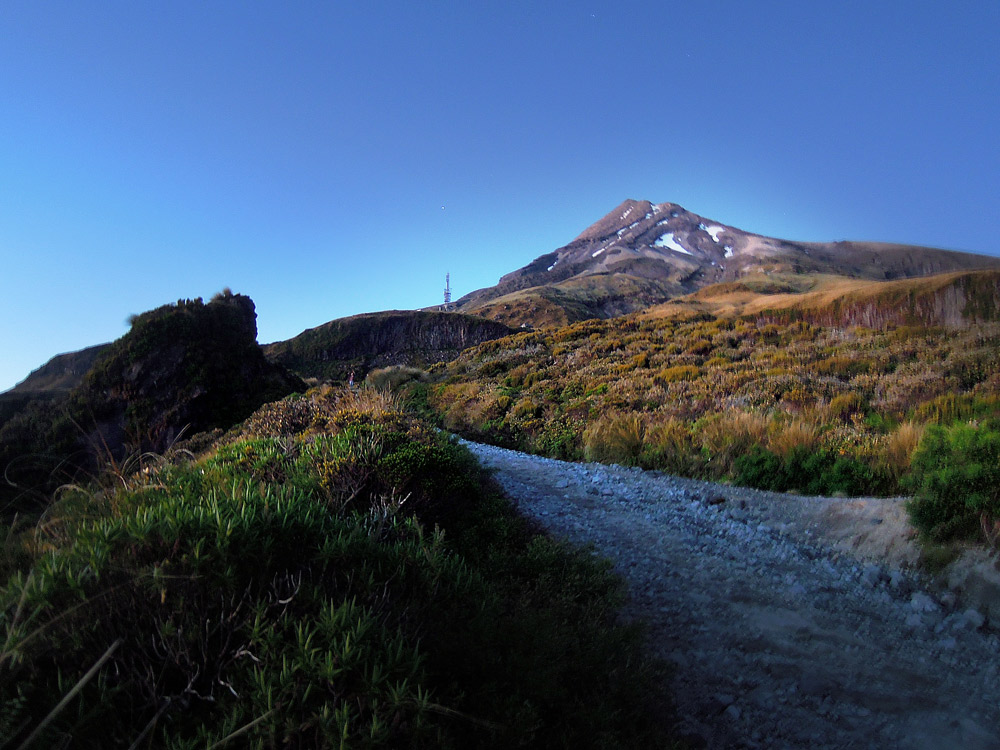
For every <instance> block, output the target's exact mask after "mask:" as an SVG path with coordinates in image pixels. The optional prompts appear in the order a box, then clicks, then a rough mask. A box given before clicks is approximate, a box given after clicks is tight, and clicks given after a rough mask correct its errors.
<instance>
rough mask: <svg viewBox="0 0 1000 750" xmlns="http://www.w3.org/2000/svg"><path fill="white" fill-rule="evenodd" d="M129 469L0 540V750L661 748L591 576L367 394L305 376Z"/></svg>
mask: <svg viewBox="0 0 1000 750" xmlns="http://www.w3.org/2000/svg"><path fill="white" fill-rule="evenodd" d="M190 447H193V443H192V444H189V448H190ZM136 466H137V467H138V468H139V470H138V471H137V472H136V473H134V474H131V475H125V474H115V473H113V472H108V473H106V474H105V475H103V476H102V482H101V483H99V484H95V485H93V486H87V487H65V488H63V489H62V490H61V491H60V492H59V493H58V495H57V498H56V500H55V502H54V503H53V504H52V505H51V507H50V508H49V509H48V510H47V512H46V513H45V515H44V516H43V518H42V519H41V521H40V522H39V523H38V524H37V525H34V526H32V527H31V528H27V529H17V528H13V529H11V531H10V533H9V534H8V538H7V540H6V542H5V545H4V548H3V552H4V554H3V557H2V558H0V574H2V578H0V580H2V581H3V588H2V589H0V738H2V739H3V740H6V741H7V744H8V745H10V746H12V747H17V746H19V745H20V744H21V743H22V742H24V741H25V740H30V742H29V743H28V744H29V745H30V746H32V747H57V746H65V743H67V742H71V746H72V747H93V748H107V747H170V748H205V747H213V748H214V747H254V748H271V747H302V748H306V747H308V748H320V747H434V748H437V747H454V748H466V747H496V748H509V747H539V748H548V747H567V748H569V747H573V748H576V747H657V746H663V737H662V736H660V735H659V734H658V729H657V724H656V722H655V721H654V720H653V713H652V712H651V711H650V708H651V705H652V704H653V703H655V702H658V699H657V695H658V694H657V690H656V687H655V686H656V685H657V684H659V683H658V682H657V681H656V679H655V677H656V674H655V669H654V667H653V666H652V665H650V664H649V663H647V662H646V661H644V659H643V657H642V656H641V655H640V651H639V635H638V632H637V631H636V630H635V628H633V627H623V626H619V625H616V624H615V623H614V620H615V611H616V608H617V606H618V605H619V604H620V602H621V599H622V595H623V591H622V586H621V583H620V582H619V580H618V579H617V578H615V577H614V576H613V575H612V574H611V572H610V569H609V566H608V565H607V564H606V563H603V562H598V561H595V559H594V558H593V557H592V556H591V555H590V554H589V553H588V552H586V551H578V550H575V549H571V548H569V547H566V546H563V545H561V544H558V543H556V542H553V541H551V540H550V539H547V538H546V537H544V536H540V535H538V534H537V533H536V532H535V531H534V530H533V529H532V528H530V527H529V526H528V525H527V523H526V522H525V521H523V520H522V519H520V518H519V517H518V516H517V515H516V514H515V513H514V511H513V509H512V507H511V506H510V505H509V504H508V502H507V501H506V500H504V499H502V497H501V496H500V495H499V494H498V493H497V492H496V491H495V490H493V489H492V488H491V487H490V485H489V483H488V481H486V480H485V479H484V477H483V476H482V475H481V472H480V470H479V468H478V465H477V464H476V462H475V461H474V460H473V459H472V457H471V456H470V455H469V454H468V452H467V451H465V450H464V449H463V448H461V447H460V446H459V445H457V444H456V443H455V442H454V441H453V440H451V439H449V438H448V437H446V436H445V435H444V434H443V433H440V432H437V431H435V430H432V429H430V428H428V427H427V426H425V425H424V424H423V423H422V422H420V421H418V420H417V419H415V418H413V417H411V416H408V415H407V414H405V413H403V412H402V411H401V410H400V409H399V408H398V406H397V405H396V404H395V403H394V402H393V400H392V399H391V398H390V397H388V396H384V395H380V394H378V393H376V392H374V391H366V390H363V391H362V392H361V393H360V394H357V395H355V394H350V393H347V392H342V391H333V390H313V391H310V392H309V393H307V394H305V395H304V396H292V397H290V398H288V399H285V400H284V401H281V402H277V403H272V404H268V405H266V406H264V407H263V408H261V409H260V410H258V411H257V412H256V413H255V414H254V415H253V416H252V417H250V418H249V419H248V420H247V421H246V422H244V423H243V424H242V425H241V426H239V427H237V428H235V429H233V430H231V431H230V432H229V433H227V435H226V436H224V437H223V438H221V439H219V440H218V441H217V442H216V443H215V444H214V445H213V446H212V447H210V448H209V449H207V450H206V451H204V452H203V453H202V454H201V455H200V456H199V457H195V456H194V454H192V453H189V452H185V451H181V450H176V451H174V453H173V454H172V455H170V456H168V457H162V458H155V457H149V456H146V457H143V458H142V459H141V460H138V461H137V463H136ZM660 707H661V708H662V704H661V706H660ZM660 718H661V719H662V717H660Z"/></svg>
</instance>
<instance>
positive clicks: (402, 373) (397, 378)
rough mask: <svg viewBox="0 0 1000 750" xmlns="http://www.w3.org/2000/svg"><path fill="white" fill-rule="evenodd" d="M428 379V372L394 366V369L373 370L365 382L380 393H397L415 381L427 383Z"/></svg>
mask: <svg viewBox="0 0 1000 750" xmlns="http://www.w3.org/2000/svg"><path fill="white" fill-rule="evenodd" d="M428 377H429V376H428V374H427V372H426V371H424V370H421V369H420V368H419V367H407V366H406V365H393V366H392V367H383V368H381V369H379V370H372V371H371V372H370V373H368V375H367V376H366V377H365V382H366V383H367V384H368V385H370V386H371V387H373V388H375V389H377V390H380V391H397V390H399V389H400V388H401V387H402V386H404V385H407V384H408V383H412V382H414V381H417V382H421V383H425V382H427V380H428Z"/></svg>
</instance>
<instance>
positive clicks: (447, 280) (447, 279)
mask: <svg viewBox="0 0 1000 750" xmlns="http://www.w3.org/2000/svg"><path fill="white" fill-rule="evenodd" d="M450 304H451V273H446V274H445V275H444V306H445V307H448V305H450Z"/></svg>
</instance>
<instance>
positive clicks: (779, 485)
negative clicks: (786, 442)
mask: <svg viewBox="0 0 1000 750" xmlns="http://www.w3.org/2000/svg"><path fill="white" fill-rule="evenodd" d="M733 469H734V478H735V480H736V482H737V483H739V484H744V485H747V486H748V487H756V488H758V489H762V490H771V491H774V492H789V491H792V492H798V493H802V494H806V495H847V496H859V495H871V494H877V493H879V492H880V491H881V490H882V487H883V483H884V479H883V478H882V477H880V476H878V475H877V474H876V472H875V471H874V470H873V469H872V468H871V467H870V466H868V465H867V464H865V463H864V462H862V461H859V460H857V459H854V458H850V457H848V456H837V455H835V454H833V453H831V452H830V451H827V450H824V449H822V448H821V449H816V450H810V449H807V448H795V449H793V450H791V451H790V452H789V453H787V454H786V455H784V456H779V455H778V454H776V453H774V452H772V451H769V450H767V449H766V448H764V447H763V446H757V447H755V448H754V449H753V450H751V451H749V452H748V453H746V454H743V455H741V456H739V457H737V458H736V460H735V462H734V467H733Z"/></svg>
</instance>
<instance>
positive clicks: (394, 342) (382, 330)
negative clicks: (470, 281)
mask: <svg viewBox="0 0 1000 750" xmlns="http://www.w3.org/2000/svg"><path fill="white" fill-rule="evenodd" d="M513 332H514V329H512V328H510V327H508V326H506V325H504V324H502V323H498V322H496V321H493V320H486V319H484V318H478V317H474V316H472V315H462V314H458V313H452V312H435V311H427V310H393V311H389V312H380V313H369V314H365V315H354V316H352V317H349V318H340V319H338V320H332V321H330V322H329V323H324V324H323V325H321V326H317V327H316V328H310V329H308V330H306V331H303V332H302V333H300V334H299V335H298V336H296V337H294V338H292V339H289V340H287V341H279V342H277V343H274V344H268V345H267V346H265V347H264V352H265V354H266V355H267V358H268V359H269V360H271V361H272V362H276V363H278V364H281V365H282V366H284V367H287V368H288V369H289V370H291V371H293V372H295V373H298V374H299V375H301V376H302V377H315V378H320V379H328V380H346V379H347V377H348V375H349V374H350V373H351V372H352V371H353V372H354V373H355V377H357V378H359V379H360V378H361V377H363V376H364V374H365V373H366V372H368V371H369V370H371V369H373V368H376V367H385V366H387V365H416V366H426V365H429V364H433V363H435V362H443V361H447V360H450V359H454V358H455V357H456V356H458V354H459V353H460V352H461V351H462V350H463V349H466V348H468V347H470V346H475V345H477V344H481V343H483V342H484V341H491V340H493V339H498V338H501V337H503V336H507V335H509V334H511V333H513Z"/></svg>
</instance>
